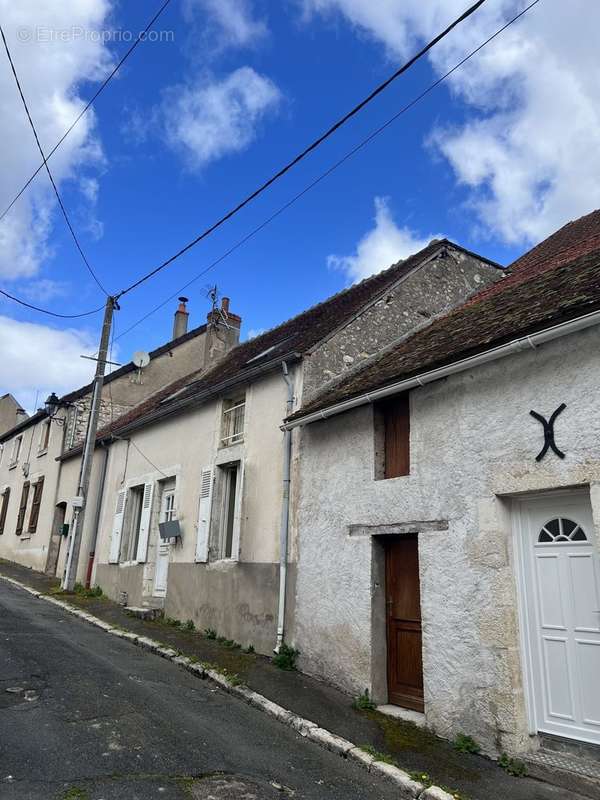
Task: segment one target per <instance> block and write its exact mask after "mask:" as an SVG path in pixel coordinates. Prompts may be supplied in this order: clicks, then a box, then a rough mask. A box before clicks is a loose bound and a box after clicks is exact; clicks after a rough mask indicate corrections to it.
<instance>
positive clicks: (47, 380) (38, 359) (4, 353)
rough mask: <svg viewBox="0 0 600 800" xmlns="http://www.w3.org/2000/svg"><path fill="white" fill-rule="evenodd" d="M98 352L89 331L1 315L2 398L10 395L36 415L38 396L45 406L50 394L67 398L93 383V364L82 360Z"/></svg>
mask: <svg viewBox="0 0 600 800" xmlns="http://www.w3.org/2000/svg"><path fill="white" fill-rule="evenodd" d="M95 348H96V337H95V336H93V335H92V334H90V333H88V332H86V331H81V330H76V329H66V330H56V329H55V328H50V327H48V326H46V325H40V324H35V323H31V322H18V321H16V320H14V319H11V318H10V317H6V316H3V315H0V395H1V394H4V393H5V392H10V393H11V394H13V395H14V396H15V397H16V398H17V400H18V401H19V402H20V403H21V404H22V405H23V406H24V407H25V408H26V409H27V410H28V411H30V412H31V411H34V410H35V396H36V392H39V396H38V405H42V404H43V402H44V399H45V398H46V397H47V396H48V395H49V394H50V392H53V391H54V392H56V393H57V394H58V395H61V394H65V393H66V392H69V391H71V390H72V389H76V388H77V387H79V386H83V385H84V384H86V383H88V382H89V381H90V380H91V379H92V376H93V372H94V364H93V362H91V361H87V360H86V359H83V358H81V357H80V356H81V355H82V354H84V353H89V352H92V351H93V350H94V349H95Z"/></svg>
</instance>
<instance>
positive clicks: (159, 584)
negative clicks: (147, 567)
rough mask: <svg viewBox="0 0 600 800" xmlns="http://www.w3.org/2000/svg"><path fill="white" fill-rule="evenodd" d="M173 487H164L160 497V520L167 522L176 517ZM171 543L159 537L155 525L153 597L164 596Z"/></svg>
mask: <svg viewBox="0 0 600 800" xmlns="http://www.w3.org/2000/svg"><path fill="white" fill-rule="evenodd" d="M175 496H176V495H175V487H173V488H172V489H164V490H163V492H162V497H161V499H160V522H169V521H170V520H172V519H175V518H176V515H177V509H176V507H175ZM170 552H171V545H170V542H169V540H167V539H161V537H160V531H159V529H158V525H157V526H156V564H155V567H154V585H153V591H152V594H153V595H154V597H166V595H167V582H168V579H169V558H170Z"/></svg>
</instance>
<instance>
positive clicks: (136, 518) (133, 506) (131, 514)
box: [120, 484, 144, 561]
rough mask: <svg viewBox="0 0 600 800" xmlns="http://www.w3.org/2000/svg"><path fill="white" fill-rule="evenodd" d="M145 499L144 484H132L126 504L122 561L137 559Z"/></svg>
mask: <svg viewBox="0 0 600 800" xmlns="http://www.w3.org/2000/svg"><path fill="white" fill-rule="evenodd" d="M143 501H144V484H142V485H141V486H132V487H131V489H130V490H129V492H128V494H127V503H126V504H125V522H124V525H123V536H122V538H121V556H120V560H121V561H135V560H136V557H137V550H138V544H139V539H140V525H141V522H142V505H143Z"/></svg>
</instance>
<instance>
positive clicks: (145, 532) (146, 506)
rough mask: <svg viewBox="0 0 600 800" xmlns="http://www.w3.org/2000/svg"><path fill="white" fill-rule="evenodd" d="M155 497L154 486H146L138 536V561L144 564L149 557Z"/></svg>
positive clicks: (150, 484)
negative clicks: (149, 540) (153, 499)
mask: <svg viewBox="0 0 600 800" xmlns="http://www.w3.org/2000/svg"><path fill="white" fill-rule="evenodd" d="M153 495H154V484H153V483H146V484H144V497H143V499H142V512H141V516H140V535H139V536H138V546H137V553H136V557H135V559H136V561H140V562H143V561H145V560H146V557H147V555H148V537H149V535H150V518H151V516H152V497H153Z"/></svg>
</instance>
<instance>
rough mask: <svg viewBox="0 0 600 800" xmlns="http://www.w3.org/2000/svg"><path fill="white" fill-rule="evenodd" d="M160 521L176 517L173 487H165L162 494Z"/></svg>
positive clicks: (167, 520)
mask: <svg viewBox="0 0 600 800" xmlns="http://www.w3.org/2000/svg"><path fill="white" fill-rule="evenodd" d="M160 515H161V519H160V521H161V522H171V520H174V519H177V513H176V511H175V489H165V490H164V491H163V496H162V508H161V514H160Z"/></svg>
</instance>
